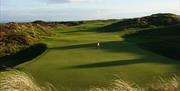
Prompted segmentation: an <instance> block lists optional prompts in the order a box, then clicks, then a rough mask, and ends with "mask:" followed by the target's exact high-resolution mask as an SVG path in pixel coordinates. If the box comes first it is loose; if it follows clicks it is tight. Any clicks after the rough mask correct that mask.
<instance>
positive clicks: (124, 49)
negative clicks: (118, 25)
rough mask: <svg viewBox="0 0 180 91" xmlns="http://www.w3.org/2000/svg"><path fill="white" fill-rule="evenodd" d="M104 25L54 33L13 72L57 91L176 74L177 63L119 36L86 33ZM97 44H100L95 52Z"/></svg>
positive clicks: (75, 89)
mask: <svg viewBox="0 0 180 91" xmlns="http://www.w3.org/2000/svg"><path fill="white" fill-rule="evenodd" d="M104 24H107V23H106V22H104ZM104 24H103V22H99V23H98V22H97V23H89V24H83V25H80V26H78V27H77V26H76V27H68V28H64V30H63V31H62V30H59V31H57V32H58V33H57V35H56V36H54V37H50V38H48V39H46V40H44V41H43V42H45V43H47V44H48V47H49V49H48V50H47V51H46V52H45V53H44V54H43V55H41V56H40V57H38V58H36V59H34V60H33V61H31V62H28V63H26V64H22V65H19V66H18V67H17V68H19V69H22V70H23V71H25V72H30V73H32V75H33V76H34V77H35V79H38V80H39V81H48V82H50V83H52V84H54V85H55V86H56V87H57V88H58V89H63V90H67V89H70V90H72V91H79V90H84V89H87V88H89V87H91V86H107V85H108V84H110V83H111V81H113V80H114V79H117V76H118V77H119V78H122V79H124V80H128V81H133V82H137V83H139V84H141V85H143V84H144V83H148V82H150V81H151V80H152V79H154V77H156V76H159V75H162V74H170V73H179V72H180V71H179V68H180V62H178V61H175V60H172V59H169V58H166V57H163V56H159V55H157V54H154V53H152V52H149V51H145V50H143V49H141V48H139V47H137V46H136V45H135V44H133V43H130V42H126V41H124V39H123V38H122V37H121V36H119V35H120V33H121V32H119V33H97V32H88V30H93V29H94V28H96V27H98V26H103V25H104ZM109 24H110V23H109ZM79 30H80V31H79ZM85 30H87V31H85ZM67 31H69V32H67ZM97 42H101V46H100V47H99V48H98V47H96V44H97Z"/></svg>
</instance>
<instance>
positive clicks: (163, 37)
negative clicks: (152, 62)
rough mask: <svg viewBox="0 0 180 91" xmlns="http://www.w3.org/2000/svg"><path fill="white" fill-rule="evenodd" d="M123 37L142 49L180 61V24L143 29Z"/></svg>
mask: <svg viewBox="0 0 180 91" xmlns="http://www.w3.org/2000/svg"><path fill="white" fill-rule="evenodd" d="M124 37H125V38H126V39H127V40H129V41H131V42H135V43H137V45H138V46H140V47H141V48H143V49H146V50H149V51H152V52H154V53H158V54H160V55H163V56H167V57H169V58H173V59H176V60H180V24H177V25H171V26H166V27H160V28H152V29H145V30H142V31H139V32H135V33H133V34H128V35H125V36H124Z"/></svg>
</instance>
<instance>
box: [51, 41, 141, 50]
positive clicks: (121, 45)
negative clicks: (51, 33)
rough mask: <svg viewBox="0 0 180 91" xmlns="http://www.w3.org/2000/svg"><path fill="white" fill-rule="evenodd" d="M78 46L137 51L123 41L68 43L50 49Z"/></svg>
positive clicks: (69, 48) (78, 47)
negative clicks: (67, 44) (98, 43)
mask: <svg viewBox="0 0 180 91" xmlns="http://www.w3.org/2000/svg"><path fill="white" fill-rule="evenodd" d="M80 48H89V49H98V50H105V51H109V52H131V53H139V52H138V51H137V48H135V46H131V44H130V43H128V42H123V41H107V42H101V43H100V46H97V43H89V44H79V45H70V46H62V47H53V48H50V49H51V50H71V49H80Z"/></svg>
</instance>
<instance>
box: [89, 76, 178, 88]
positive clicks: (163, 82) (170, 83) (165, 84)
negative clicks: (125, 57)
mask: <svg viewBox="0 0 180 91" xmlns="http://www.w3.org/2000/svg"><path fill="white" fill-rule="evenodd" d="M88 91H180V80H179V79H178V78H176V77H172V78H170V79H163V78H160V80H157V81H156V82H154V83H152V84H149V85H147V86H146V87H140V86H138V85H137V84H135V83H133V84H131V83H128V82H126V81H123V80H116V81H114V83H113V84H112V85H111V86H110V87H106V88H98V87H94V88H91V89H90V90H88Z"/></svg>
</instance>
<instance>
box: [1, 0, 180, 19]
mask: <svg viewBox="0 0 180 91" xmlns="http://www.w3.org/2000/svg"><path fill="white" fill-rule="evenodd" d="M155 13H174V14H178V15H180V0H0V22H31V21H34V20H44V21H78V20H94V19H121V18H132V17H141V16H146V15H151V14H155Z"/></svg>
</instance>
